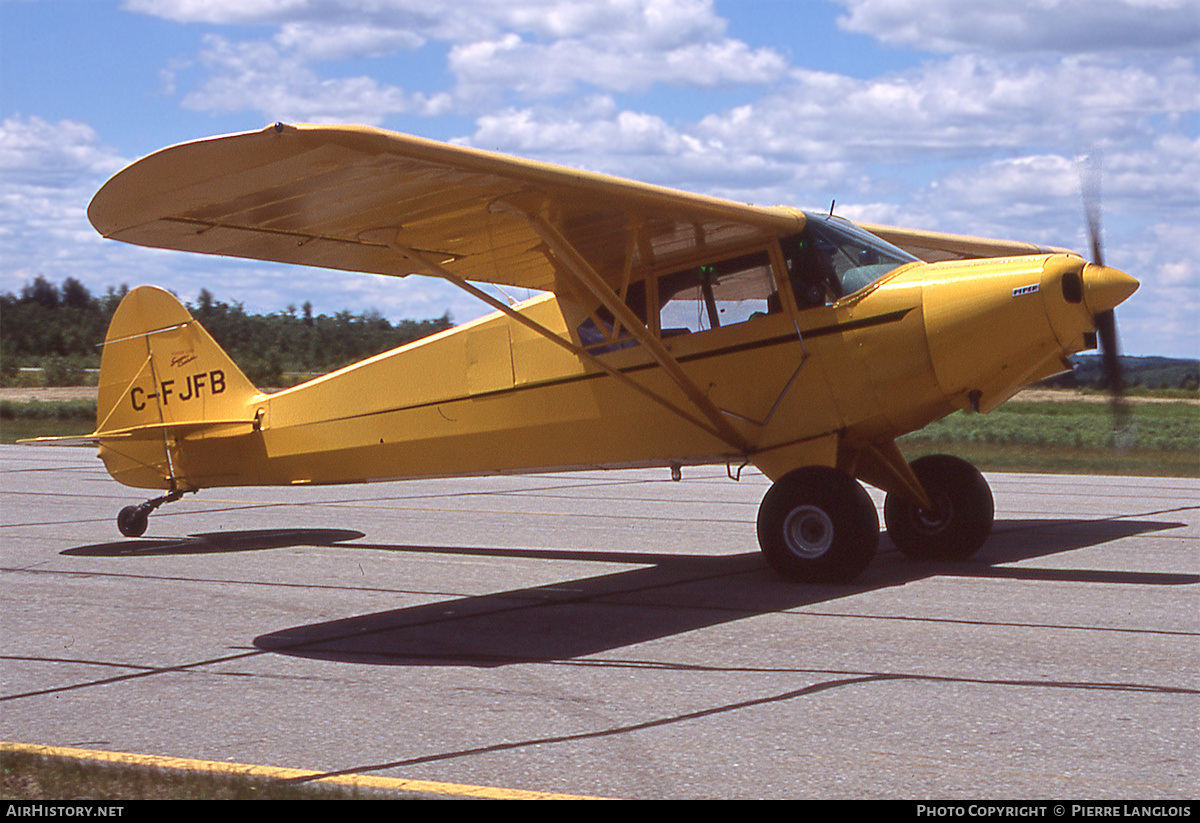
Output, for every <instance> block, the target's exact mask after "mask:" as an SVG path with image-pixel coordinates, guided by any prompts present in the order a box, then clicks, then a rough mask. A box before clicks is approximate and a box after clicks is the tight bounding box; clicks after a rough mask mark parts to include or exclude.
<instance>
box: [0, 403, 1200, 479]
mask: <svg viewBox="0 0 1200 823" xmlns="http://www.w3.org/2000/svg"><path fill="white" fill-rule="evenodd" d="M1126 408H1127V409H1128V411H1129V418H1128V424H1127V426H1126V428H1125V429H1124V430H1123V431H1120V432H1117V433H1115V434H1114V432H1113V418H1112V411H1111V408H1110V407H1109V405H1108V403H1104V402H1100V403H1097V402H1087V401H1084V400H1062V401H1036V402H1029V401H1014V402H1010V403H1006V404H1004V405H1003V406H1001V407H1000V408H998V409H996V410H995V411H993V412H991V413H990V414H970V413H966V412H957V413H955V414H952V415H950V416H949V417H947V418H945V419H943V420H939V421H937V422H934V423H931V424H930V425H928V426H926V427H925V428H924V429H922V430H921V431H918V432H914V433H913V434H910V435H907V436H905V437H903V438H901V439H900V448H901V450H902V451H903V452H904V454H905V456H907V457H908V458H909V459H912V458H915V457H919V456H920V455H922V454H930V453H935V452H949V453H952V454H957V455H959V456H960V457H963V458H965V459H967V460H970V461H971V462H972V463H974V464H975V465H977V466H978V467H979V468H981V469H983V470H985V471H1036V472H1057V473H1086V474H1127V475H1162V476H1174V477H1198V476H1200V405H1198V404H1196V403H1195V402H1187V401H1186V400H1179V401H1169V402H1156V403H1150V402H1129V403H1128V404H1127V406H1126ZM95 419H96V403H95V401H94V400H75V401H62V402H38V401H32V402H21V403H19V402H15V401H9V400H4V401H0V442H2V443H12V442H15V441H16V440H19V439H24V438H30V437H47V436H67V435H81V434H88V433H90V432H91V430H92V428H93V427H94V425H95Z"/></svg>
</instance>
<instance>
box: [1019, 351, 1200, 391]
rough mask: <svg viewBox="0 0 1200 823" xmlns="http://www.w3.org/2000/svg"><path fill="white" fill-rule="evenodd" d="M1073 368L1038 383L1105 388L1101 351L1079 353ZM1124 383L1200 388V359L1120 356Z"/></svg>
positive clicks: (1148, 386) (1068, 386) (1050, 385)
mask: <svg viewBox="0 0 1200 823" xmlns="http://www.w3.org/2000/svg"><path fill="white" fill-rule="evenodd" d="M1071 362H1072V363H1073V364H1074V369H1072V370H1071V371H1069V372H1066V373H1064V374H1060V375H1057V376H1055V377H1051V378H1049V379H1047V380H1043V381H1042V382H1041V383H1039V384H1038V385H1039V386H1046V387H1049V388H1094V389H1101V388H1104V387H1105V386H1104V366H1103V363H1102V361H1101V359H1100V355H1098V354H1077V355H1075V356H1073V357H1072V358H1071ZM1121 366H1122V373H1123V375H1124V379H1125V385H1126V386H1129V387H1131V388H1143V389H1183V390H1185V391H1196V390H1197V389H1198V388H1200V360H1194V359H1182V358H1176V357H1128V356H1122V357H1121Z"/></svg>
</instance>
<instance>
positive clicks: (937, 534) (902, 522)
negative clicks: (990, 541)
mask: <svg viewBox="0 0 1200 823" xmlns="http://www.w3.org/2000/svg"><path fill="white" fill-rule="evenodd" d="M912 470H913V473H914V474H916V476H917V478H918V479H919V480H920V481H921V485H922V486H924V487H925V491H926V492H928V494H929V497H930V498H931V499H932V500H933V503H934V508H933V510H932V511H926V510H925V509H922V508H921V507H920V506H918V505H917V504H916V503H913V502H911V501H910V500H908V499H906V498H904V497H901V496H900V495H898V494H889V495H888V496H887V499H885V500H884V503H883V519H884V522H885V523H887V529H888V536H890V537H891V538H892V542H893V543H895V544H896V548H898V549H900V551H901V552H903V553H904V554H906V555H908V556H909V557H911V558H913V559H914V560H966V559H967V558H968V557H970V556H971V555H973V554H975V552H977V551H979V549H980V548H981V547H982V546H983V541H985V540H986V539H987V536H988V535H989V534H990V533H991V531H992V520H993V519H994V518H995V504H994V503H993V501H992V490H991V489H990V488H988V484H987V481H986V480H985V479H984V478H983V475H982V474H980V473H979V470H978V469H976V468H975V467H974V466H972V465H971V464H970V463H968V462H966V461H965V460H960V459H959V458H957V457H953V456H951V455H948V454H931V455H929V456H927V457H921V458H918V459H916V460H914V461H913V462H912Z"/></svg>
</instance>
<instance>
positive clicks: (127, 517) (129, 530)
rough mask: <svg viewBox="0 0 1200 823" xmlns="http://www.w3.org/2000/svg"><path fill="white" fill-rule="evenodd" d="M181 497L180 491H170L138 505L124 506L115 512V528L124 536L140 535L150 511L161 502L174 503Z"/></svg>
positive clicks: (144, 530) (143, 532)
mask: <svg viewBox="0 0 1200 823" xmlns="http://www.w3.org/2000/svg"><path fill="white" fill-rule="evenodd" d="M181 497H183V492H182V491H172V492H170V493H168V494H164V495H163V496H162V497H156V498H154V499H153V500H147V501H146V502H145V503H142V504H141V505H138V506H126V507H125V508H123V509H121V511H119V512H117V530H118V531H120V532H121V534H123V535H125V536H126V537H141V536H142V535H143V534H145V533H146V527H147V526H148V525H149V524H150V513H151V512H152V511H154V510H155V509H157V508H158V507H159V506H161V505H162V504H163V503H174V502H175V501H176V500H178V499H179V498H181Z"/></svg>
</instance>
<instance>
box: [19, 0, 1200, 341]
mask: <svg viewBox="0 0 1200 823" xmlns="http://www.w3.org/2000/svg"><path fill="white" fill-rule="evenodd" d="M276 121H284V122H321V123H338V122H343V123H365V124H369V125H373V126H380V127H383V128H387V129H392V130H395V131H401V132H407V133H411V134H416V135H420V136H422V137H429V138H434V139H439V140H448V141H453V142H456V143H461V144H464V145H470V146H476V147H479V148H484V149H491V150H495V151H500V152H505V153H509V154H515V155H519V156H522V157H529V158H534V159H538V160H543V161H549V162H554V163H561V164H564V165H567V166H572V167H577V168H586V169H590V170H594V171H601V172H606V173H609V174H615V175H620V176H624V177H631V178H634V179H637V180H643V181H647V182H651V183H656V184H660V185H665V186H670V187H673V188H679V189H685V190H688V191H696V192H701V193H705V194H711V195H716V196H719V197H727V198H731V199H734V200H738V201H743V202H753V203H758V204H763V205H775V204H783V205H792V206H798V207H801V208H811V209H817V210H821V211H826V210H828V209H829V207H830V204H831V203H833V202H834V201H836V210H837V212H838V213H839V214H842V215H843V216H845V217H849V218H851V219H857V220H863V221H869V222H878V223H888V224H893V225H902V226H911V227H916V228H924V229H933V230H939V231H949V232H956V233H963V234H972V235H978V236H984V237H1000V238H1006V239H1015V240H1026V241H1030V242H1035V243H1042V244H1049V245H1057V246H1067V247H1070V248H1075V249H1079V250H1080V251H1084V250H1086V249H1087V248H1088V241H1087V238H1086V233H1085V221H1084V209H1083V205H1082V197H1081V168H1082V166H1083V165H1084V164H1083V163H1082V158H1083V157H1085V156H1092V157H1095V158H1098V163H1097V166H1098V167H1099V168H1100V174H1099V183H1098V189H1099V191H1100V193H1101V202H1102V209H1103V225H1104V235H1103V240H1104V255H1105V262H1106V263H1107V264H1108V265H1111V266H1115V267H1117V268H1120V269H1122V270H1124V271H1127V272H1129V273H1130V274H1132V275H1134V276H1135V277H1137V278H1138V279H1139V280H1140V281H1141V283H1142V288H1141V289H1140V290H1139V292H1138V293H1137V294H1136V295H1134V296H1133V297H1132V298H1131V299H1130V300H1129V301H1128V302H1127V303H1125V304H1123V305H1122V306H1121V307H1120V308H1119V309H1118V311H1117V318H1118V324H1119V328H1120V333H1121V341H1122V349H1123V351H1124V352H1125V353H1128V354H1135V355H1168V356H1174V357H1189V358H1195V357H1198V356H1200V263H1198V262H1197V255H1196V253H1195V250H1194V246H1193V243H1195V242H1196V241H1197V239H1198V235H1200V0H972V1H971V2H969V3H967V2H960V0H443V2H440V3H431V2H428V0H124V2H118V0H0V292H14V293H19V292H20V290H21V288H22V287H24V286H25V285H27V284H28V283H30V282H31V281H32V280H33V278H35V277H37V276H43V277H45V278H47V279H48V280H51V281H53V282H55V283H61V282H62V281H63V280H65V279H66V278H68V277H73V278H75V279H77V280H79V281H81V282H82V283H84V284H85V285H86V286H87V287H88V288H89V289H91V291H92V292H93V293H94V294H103V293H104V292H105V291H106V290H107V289H108V288H110V287H119V286H120V285H123V284H124V285H128V286H130V287H132V286H136V285H139V284H142V283H153V284H156V285H160V286H163V287H165V288H168V289H170V290H172V291H174V292H175V293H176V294H178V295H179V296H180V297H181V298H182V299H184V300H185V301H190V302H194V301H195V299H196V297H197V295H198V294H199V292H200V290H201V289H208V290H209V291H210V292H211V293H212V294H214V295H215V296H216V297H217V299H219V300H223V301H226V302H240V303H242V304H243V305H244V306H245V307H246V309H247V310H249V311H255V312H274V311H284V310H286V309H287V307H289V306H292V307H295V306H301V305H303V304H304V303H305V302H311V303H312V305H313V309H314V311H315V312H316V313H325V314H333V313H335V312H338V311H341V310H350V311H352V312H355V313H357V312H360V311H369V310H377V311H379V312H381V313H382V314H383V315H385V316H387V317H389V318H392V319H400V318H406V317H407V318H414V319H422V318H428V317H440V316H441V315H442V314H443V313H445V312H447V311H448V312H449V313H450V314H451V316H452V317H453V318H454V320H455V321H457V322H465V321H467V320H470V319H472V318H473V317H476V316H479V315H481V314H484V313H487V311H489V309H488V308H487V307H486V306H485V305H484V304H483V303H480V302H478V301H476V300H475V299H473V298H471V297H469V296H467V295H465V294H463V293H461V292H459V291H458V290H456V289H454V288H453V287H452V286H450V285H448V284H445V283H443V282H441V281H436V280H431V279H429V278H421V277H409V278H405V279H403V280H400V279H396V278H387V277H381V276H377V275H367V274H361V275H359V274H348V273H344V272H329V271H322V270H319V269H310V268H297V267H285V266H280V265H271V264H263V263H256V262H251V261H238V260H232V259H228V258H217V257H208V256H198V255H188V254H183V253H178V252H166V251H160V250H152V249H142V248H137V247H133V246H128V245H125V244H121V243H117V242H115V241H108V240H104V239H103V238H101V237H100V236H99V235H97V234H96V232H95V230H94V229H92V227H91V225H90V224H89V223H88V221H87V216H86V209H87V204H88V202H89V201H90V199H91V197H92V195H93V194H94V193H95V191H96V190H97V189H98V188H99V187H100V186H101V185H102V184H103V182H104V181H105V180H106V179H107V178H108V177H110V176H111V175H112V174H114V173H116V172H117V171H119V170H120V169H121V168H122V167H124V166H125V165H127V164H129V163H130V162H132V161H134V160H136V159H137V158H139V157H142V156H144V155H146V154H149V153H151V152H153V151H156V150H158V149H160V148H163V147H165V146H168V145H172V144H175V143H180V142H184V141H188V140H193V139H197V138H201V137H208V136H211V135H216V134H225V133H230V132H239V131H249V130H256V129H260V128H262V127H264V126H266V125H267V124H270V123H274V122H276ZM512 296H514V297H521V296H523V295H520V294H517V295H512ZM0 323H2V318H0Z"/></svg>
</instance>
